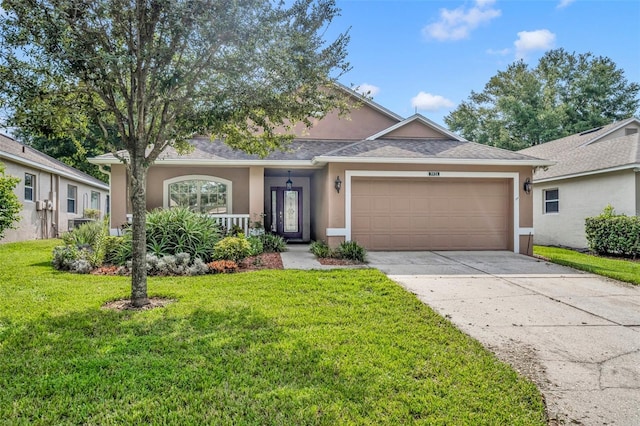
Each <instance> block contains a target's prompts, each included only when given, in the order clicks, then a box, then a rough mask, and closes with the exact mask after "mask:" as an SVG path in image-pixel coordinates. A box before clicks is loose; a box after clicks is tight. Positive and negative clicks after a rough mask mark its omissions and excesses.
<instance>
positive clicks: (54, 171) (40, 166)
mask: <svg viewBox="0 0 640 426" xmlns="http://www.w3.org/2000/svg"><path fill="white" fill-rule="evenodd" d="M0 158H5V159H7V160H11V161H12V162H14V163H18V164H22V165H24V166H29V167H32V168H34V169H38V170H42V171H45V172H47V173H52V174H56V175H59V176H64V177H65V178H67V179H71V180H73V181H75V182H82V183H84V184H87V185H91V186H94V187H97V188H100V189H104V190H107V191H108V190H109V185H107V184H105V183H103V182H102V183H98V182H93V181H91V180H88V179H84V178H83V177H81V176H76V175H74V174H72V173H68V172H65V171H64V170H58V169H55V168H53V167H49V166H45V165H44V164H40V163H38V162H36V161H31V160H26V159H24V158H21V157H18V156H16V155H13V154H9V153H8V152H0Z"/></svg>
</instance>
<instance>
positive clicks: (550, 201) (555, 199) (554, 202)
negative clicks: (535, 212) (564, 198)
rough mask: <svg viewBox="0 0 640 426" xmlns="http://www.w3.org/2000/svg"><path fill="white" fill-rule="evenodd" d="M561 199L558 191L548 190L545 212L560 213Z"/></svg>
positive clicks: (546, 191)
mask: <svg viewBox="0 0 640 426" xmlns="http://www.w3.org/2000/svg"><path fill="white" fill-rule="evenodd" d="M559 207H560V198H559V194H558V189H557V188H556V189H546V190H545V191H544V212H545V213H558V212H559V211H560V209H559Z"/></svg>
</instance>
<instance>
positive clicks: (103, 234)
mask: <svg viewBox="0 0 640 426" xmlns="http://www.w3.org/2000/svg"><path fill="white" fill-rule="evenodd" d="M107 226H108V225H107V224H106V223H105V222H103V221H98V222H88V223H84V224H82V225H81V226H79V227H77V228H75V229H73V230H71V231H69V232H67V233H65V234H64V235H63V238H62V240H63V241H64V242H65V245H64V246H58V247H56V248H54V249H53V258H52V260H51V263H52V264H53V267H54V268H56V269H59V270H62V271H71V272H76V273H80V274H86V273H89V272H91V270H92V269H93V268H94V267H97V266H101V265H102V263H103V262H104V258H105V255H106V245H107V238H108V227H107Z"/></svg>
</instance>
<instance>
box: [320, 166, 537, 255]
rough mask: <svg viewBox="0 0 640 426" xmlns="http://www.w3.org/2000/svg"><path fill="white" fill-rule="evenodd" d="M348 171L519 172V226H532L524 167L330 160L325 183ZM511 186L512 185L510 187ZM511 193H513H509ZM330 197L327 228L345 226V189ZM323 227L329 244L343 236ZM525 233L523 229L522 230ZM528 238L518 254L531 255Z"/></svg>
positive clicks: (522, 240) (522, 241) (527, 171)
mask: <svg viewBox="0 0 640 426" xmlns="http://www.w3.org/2000/svg"><path fill="white" fill-rule="evenodd" d="M347 170H376V171H378V170H386V171H450V172H509V173H518V177H519V191H518V192H519V195H518V202H519V205H518V207H519V216H518V217H519V228H532V227H533V211H532V207H533V197H532V194H526V193H525V192H524V190H523V188H522V184H523V182H524V181H525V179H526V178H527V177H528V178H531V176H532V168H531V167H529V166H527V167H515V166H514V167H496V166H463V165H428V166H425V165H417V164H416V165H398V164H376V165H367V164H352V163H344V164H341V163H333V164H329V166H328V173H327V175H326V176H325V177H324V186H325V187H332V185H333V181H335V177H336V176H340V179H341V180H342V181H343V182H344V181H345V171H347ZM512 189H513V188H512ZM511 193H512V192H511ZM329 195H330V198H328V199H327V200H328V201H329V202H328V205H329V208H328V210H327V215H328V217H327V227H326V228H345V227H346V226H347V223H346V219H345V191H344V187H343V190H342V191H340V194H337V193H336V192H335V190H334V191H333V192H332V193H331V194H329ZM510 209H511V211H513V204H512V202H510ZM326 228H325V230H324V233H325V237H324V238H326V239H327V241H328V242H329V244H330V245H334V246H335V245H337V244H339V243H340V242H341V241H343V240H344V239H343V238H342V237H337V236H334V237H329V236H326ZM510 229H513V224H510ZM316 231H317V232H318V234H319V236H318V239H324V238H323V237H322V235H321V234H322V232H323V229H321V228H319V229H317V230H316ZM523 232H524V231H523ZM529 240H530V238H529V237H528V232H527V235H524V236H520V237H519V240H518V241H519V243H520V250H519V252H520V253H523V254H532V250H531V249H532V245H531V244H527V243H528V242H529ZM509 249H511V250H512V249H513V235H511V237H510V247H509Z"/></svg>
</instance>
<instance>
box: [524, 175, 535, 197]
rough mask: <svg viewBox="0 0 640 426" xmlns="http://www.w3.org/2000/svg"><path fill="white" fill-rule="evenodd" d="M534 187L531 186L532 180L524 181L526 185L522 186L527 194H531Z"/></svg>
mask: <svg viewBox="0 0 640 426" xmlns="http://www.w3.org/2000/svg"><path fill="white" fill-rule="evenodd" d="M532 186H533V185H532V184H531V179H529V178H527V179H526V180H525V181H524V184H523V185H522V189H524V192H526V193H527V194H531V187H532Z"/></svg>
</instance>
